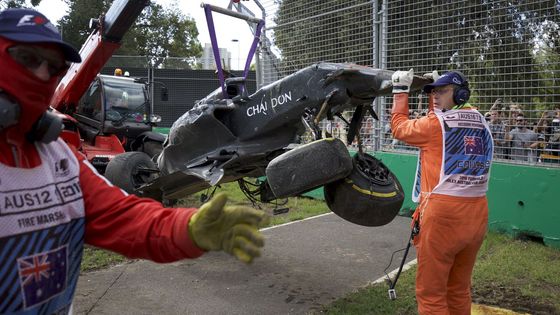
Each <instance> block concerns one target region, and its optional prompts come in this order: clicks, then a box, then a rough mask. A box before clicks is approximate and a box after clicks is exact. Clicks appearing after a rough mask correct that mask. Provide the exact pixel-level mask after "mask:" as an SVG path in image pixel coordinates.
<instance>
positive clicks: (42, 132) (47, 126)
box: [27, 110, 62, 143]
mask: <svg viewBox="0 0 560 315" xmlns="http://www.w3.org/2000/svg"><path fill="white" fill-rule="evenodd" d="M61 131H62V119H61V118H60V117H59V116H57V115H56V114H55V113H53V112H52V111H51V110H47V111H46V112H45V113H44V114H43V115H42V116H41V117H40V118H39V120H37V122H35V124H34V125H33V129H31V131H30V132H29V133H28V134H27V139H28V140H29V141H31V142H34V141H39V142H42V143H49V142H52V141H55V140H56V139H57V138H58V136H59V135H60V132H61Z"/></svg>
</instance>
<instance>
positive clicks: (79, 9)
mask: <svg viewBox="0 0 560 315" xmlns="http://www.w3.org/2000/svg"><path fill="white" fill-rule="evenodd" d="M65 1H66V3H67V4H68V6H69V8H70V10H69V14H68V15H66V16H64V17H63V18H62V19H61V20H60V21H59V25H60V28H61V29H62V33H63V38H64V40H65V41H67V42H69V43H71V44H72V45H74V46H75V47H81V45H82V44H83V43H84V42H85V41H86V39H87V37H88V36H89V34H90V32H91V31H90V30H89V29H88V23H89V19H90V18H93V17H99V15H100V14H101V13H102V12H106V11H107V9H108V8H109V7H110V5H111V3H112V0H65ZM175 7H176V6H175ZM197 36H198V30H197V28H196V23H195V21H194V20H193V19H192V18H190V17H187V16H185V15H184V14H182V13H181V12H180V11H178V10H177V9H165V8H163V7H162V6H161V5H159V4H156V3H153V2H152V3H151V4H150V7H149V8H147V9H145V10H144V11H143V12H142V14H141V15H140V17H138V19H137V22H136V23H135V25H134V26H133V27H132V28H131V29H130V30H129V31H128V32H127V34H126V35H125V36H124V38H123V40H122V45H121V48H119V50H117V52H116V54H117V55H141V56H148V57H149V59H150V60H149V61H150V62H151V63H152V65H153V66H163V65H165V64H166V63H175V64H177V63H180V64H181V67H183V68H184V67H191V66H192V65H193V64H194V57H199V56H200V55H201V54H202V46H201V45H200V43H199V42H198V39H197ZM166 57H181V58H182V61H177V60H174V61H166V60H165V58H166ZM178 59H179V58H178Z"/></svg>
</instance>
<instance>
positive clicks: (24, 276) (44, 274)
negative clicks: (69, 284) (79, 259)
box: [18, 245, 68, 309]
mask: <svg viewBox="0 0 560 315" xmlns="http://www.w3.org/2000/svg"><path fill="white" fill-rule="evenodd" d="M67 252H68V251H67V247H66V245H65V246H62V247H59V248H57V249H53V250H51V251H48V252H44V253H40V254H36V255H32V256H27V257H22V258H19V259H18V271H19V281H20V284H21V292H22V293H23V298H24V308H26V309H27V308H30V307H33V306H35V305H38V304H41V303H44V302H46V301H48V300H50V299H51V298H53V297H55V296H57V295H59V294H60V293H62V292H63V291H64V290H65V289H66V278H67V274H68V256H67Z"/></svg>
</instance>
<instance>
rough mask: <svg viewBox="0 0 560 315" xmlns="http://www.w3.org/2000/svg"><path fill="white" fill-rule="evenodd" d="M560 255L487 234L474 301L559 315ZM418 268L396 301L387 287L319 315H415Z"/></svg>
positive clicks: (538, 314) (340, 302)
mask: <svg viewBox="0 0 560 315" xmlns="http://www.w3.org/2000/svg"><path fill="white" fill-rule="evenodd" d="M559 261H560V251H559V250H557V249H554V248H550V247H545V246H543V245H541V244H538V243H534V242H524V241H514V240H512V239H511V238H509V237H508V236H505V235H500V234H495V233H488V234H487V235H486V238H485V240H484V243H483V245H482V248H481V249H480V252H479V254H478V260H477V262H476V265H475V268H474V273H473V284H472V292H473V302H475V303H479V304H485V305H492V306H497V307H501V308H506V309H510V310H513V311H516V312H520V313H529V314H534V315H541V314H542V315H544V314H547V315H548V314H560V264H559V263H558V262H559ZM415 274H416V268H415V267H414V268H411V269H409V270H407V271H406V272H404V273H403V274H402V275H401V278H400V279H399V282H398V285H397V299H396V300H394V301H391V300H389V299H388V295H387V289H388V286H387V284H385V283H381V284H377V285H373V286H368V287H366V288H362V289H360V290H357V291H356V292H352V293H350V294H348V295H347V296H345V297H344V298H341V299H339V300H337V301H335V302H333V303H332V304H330V305H327V306H325V307H324V308H323V309H322V310H321V311H320V312H321V313H328V314H372V315H375V314H383V315H386V314H416V300H415V297H414V295H415V293H414V282H415V279H414V277H415Z"/></svg>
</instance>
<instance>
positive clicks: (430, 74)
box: [423, 70, 439, 82]
mask: <svg viewBox="0 0 560 315" xmlns="http://www.w3.org/2000/svg"><path fill="white" fill-rule="evenodd" d="M423 77H424V78H426V79H430V80H432V81H433V82H436V81H437V80H438V79H439V73H438V72H437V70H434V71H432V72H428V73H424V75H423Z"/></svg>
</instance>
